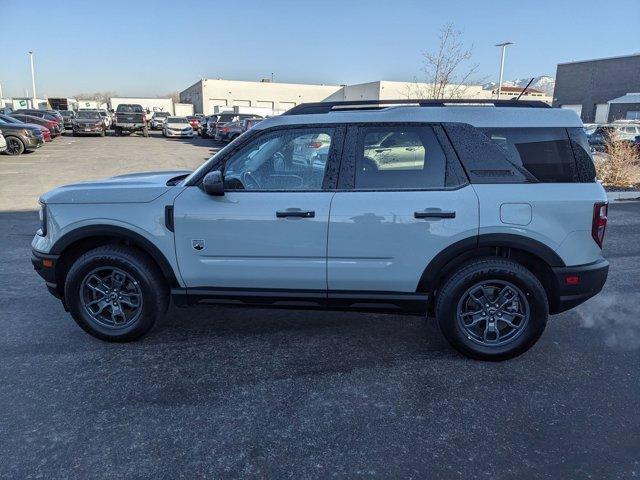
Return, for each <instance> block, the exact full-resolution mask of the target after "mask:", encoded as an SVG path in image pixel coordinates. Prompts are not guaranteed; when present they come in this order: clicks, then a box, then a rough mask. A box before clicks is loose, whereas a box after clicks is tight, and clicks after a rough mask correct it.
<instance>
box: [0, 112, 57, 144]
mask: <svg viewBox="0 0 640 480" xmlns="http://www.w3.org/2000/svg"><path fill="white" fill-rule="evenodd" d="M0 118H3V119H4V120H6V121H8V122H9V123H17V124H18V125H28V126H30V127H36V128H37V129H38V130H40V131H41V132H42V139H43V140H44V141H45V143H47V142H50V141H52V140H53V137H52V136H51V130H49V129H48V128H47V127H44V126H42V125H39V124H37V123H29V122H22V121H20V120H18V119H17V118H13V117H11V116H10V115H0Z"/></svg>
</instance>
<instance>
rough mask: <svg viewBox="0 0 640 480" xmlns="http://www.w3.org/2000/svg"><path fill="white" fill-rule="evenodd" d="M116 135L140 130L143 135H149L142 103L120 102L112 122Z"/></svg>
mask: <svg viewBox="0 0 640 480" xmlns="http://www.w3.org/2000/svg"><path fill="white" fill-rule="evenodd" d="M114 130H115V133H116V135H122V134H123V133H125V132H128V133H133V132H142V135H143V136H145V137H148V136H149V125H148V124H147V117H146V113H145V111H144V109H143V108H142V105H139V104H136V103H121V104H120V105H118V108H116V120H115V124H114Z"/></svg>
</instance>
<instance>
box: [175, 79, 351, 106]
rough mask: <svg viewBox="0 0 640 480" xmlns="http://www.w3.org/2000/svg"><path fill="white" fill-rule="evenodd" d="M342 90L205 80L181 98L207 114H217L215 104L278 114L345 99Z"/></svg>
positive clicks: (329, 86)
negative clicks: (302, 106)
mask: <svg viewBox="0 0 640 480" xmlns="http://www.w3.org/2000/svg"><path fill="white" fill-rule="evenodd" d="M193 87H196V88H195V89H193ZM341 90H342V86H340V85H306V84H297V83H275V82H274V83H272V82H243V81H235V80H216V79H204V80H202V81H201V82H198V83H197V84H195V85H193V86H192V87H189V88H188V89H187V90H185V91H183V92H182V93H181V94H180V101H182V102H188V103H193V104H194V107H195V111H196V113H204V114H206V115H209V114H211V113H213V111H214V107H215V106H222V107H234V106H240V107H257V108H265V109H271V110H273V112H274V113H275V114H278V113H283V112H285V111H286V110H289V109H290V108H292V107H294V106H296V105H298V104H300V103H308V102H322V101H325V100H342V95H341V94H338V92H340V91H341ZM336 94H338V95H337V97H334V96H335V95H336Z"/></svg>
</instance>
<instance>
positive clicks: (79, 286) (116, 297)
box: [65, 245, 168, 342]
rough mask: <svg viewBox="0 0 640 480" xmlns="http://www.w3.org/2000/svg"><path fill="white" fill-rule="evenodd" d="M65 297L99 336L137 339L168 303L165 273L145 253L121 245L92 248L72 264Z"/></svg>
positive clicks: (113, 339) (84, 325) (79, 321)
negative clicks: (163, 274)
mask: <svg viewBox="0 0 640 480" xmlns="http://www.w3.org/2000/svg"><path fill="white" fill-rule="evenodd" d="M65 299H66V302H67V305H68V307H69V310H70V312H71V315H72V316H73V318H74V320H75V321H76V323H77V324H78V325H79V326H80V327H81V328H82V329H83V330H85V331H86V332H87V333H89V334H91V335H93V336H94V337H97V338H100V339H101V340H107V341H111V342H128V341H132V340H136V339H137V338H139V337H141V336H142V335H144V334H145V333H147V332H148V331H149V330H150V329H151V327H153V325H154V323H155V321H156V319H157V318H158V317H159V316H161V315H162V314H163V313H164V311H165V310H166V307H167V305H168V293H167V289H166V284H165V281H164V278H163V276H162V273H161V272H160V271H159V269H158V267H157V266H156V265H155V264H154V263H153V262H152V261H151V260H150V259H149V258H147V256H146V255H144V254H143V253H142V252H140V251H138V250H136V249H133V248H128V247H123V246H120V245H106V246H103V247H98V248H96V249H94V250H91V251H89V252H87V253H85V254H84V255H82V256H81V257H80V258H78V259H77V260H76V261H75V262H74V264H73V265H72V267H71V269H70V270H69V273H68V275H67V279H66V283H65Z"/></svg>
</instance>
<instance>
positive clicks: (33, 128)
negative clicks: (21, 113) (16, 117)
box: [0, 123, 40, 133]
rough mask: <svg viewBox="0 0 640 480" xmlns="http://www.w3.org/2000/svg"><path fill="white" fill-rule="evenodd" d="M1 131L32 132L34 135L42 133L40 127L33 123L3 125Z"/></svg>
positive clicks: (0, 126)
mask: <svg viewBox="0 0 640 480" xmlns="http://www.w3.org/2000/svg"><path fill="white" fill-rule="evenodd" d="M0 130H31V131H32V132H33V133H36V132H39V131H40V125H37V124H31V123H3V124H2V125H0Z"/></svg>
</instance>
